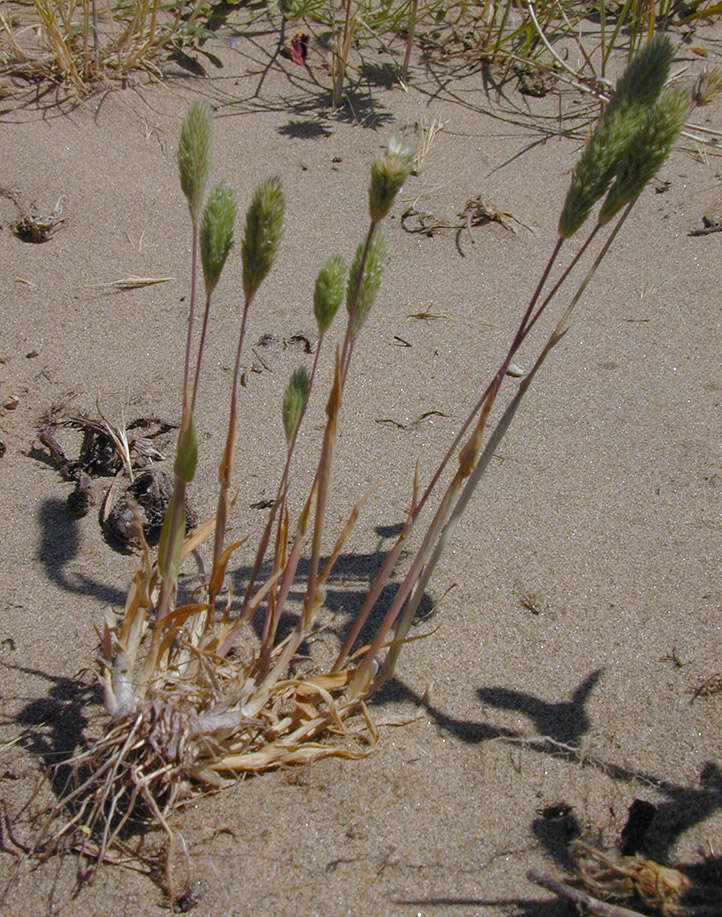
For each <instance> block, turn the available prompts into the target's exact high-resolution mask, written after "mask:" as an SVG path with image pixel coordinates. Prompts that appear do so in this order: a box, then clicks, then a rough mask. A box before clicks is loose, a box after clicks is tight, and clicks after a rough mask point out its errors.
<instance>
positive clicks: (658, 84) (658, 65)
mask: <svg viewBox="0 0 722 917" xmlns="http://www.w3.org/2000/svg"><path fill="white" fill-rule="evenodd" d="M673 57H674V50H673V48H672V42H671V41H670V40H669V38H667V36H666V35H655V36H654V37H653V38H652V40H651V41H650V42H649V43H648V44H647V45H645V47H644V48H642V49H641V50H640V51H638V52H637V53H636V54H635V55H634V57H633V58H632V60H631V61H630V62H629V64H628V66H627V69H626V70H625V71H624V73H623V74H622V76H621V77H620V78H619V79H618V80H617V85H616V87H615V89H614V95H613V97H612V101H611V102H610V107H613V106H615V105H624V104H632V105H644V106H645V107H647V106H649V105H654V103H655V102H656V101H657V99H658V98H659V94H660V92H661V91H662V87H663V86H664V84H665V82H666V80H667V77H668V76H669V68H670V67H671V66H672V58H673Z"/></svg>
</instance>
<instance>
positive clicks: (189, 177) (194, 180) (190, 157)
mask: <svg viewBox="0 0 722 917" xmlns="http://www.w3.org/2000/svg"><path fill="white" fill-rule="evenodd" d="M212 117H213V116H212V113H211V107H210V105H208V103H207V102H203V101H198V102H194V104H193V105H192V106H191V108H190V109H189V110H188V114H187V115H186V116H185V120H184V121H183V128H182V130H181V137H180V143H179V144H178V171H179V173H180V183H181V188H182V189H183V193H184V194H185V196H186V197H187V198H188V206H189V208H190V211H191V216H192V218H193V219H194V220H195V219H196V218H197V217H198V214H199V213H200V209H201V205H202V203H203V192H204V191H205V187H206V180H207V179H208V173H209V171H210V168H211V141H212V133H213V131H212V127H213V122H212Z"/></svg>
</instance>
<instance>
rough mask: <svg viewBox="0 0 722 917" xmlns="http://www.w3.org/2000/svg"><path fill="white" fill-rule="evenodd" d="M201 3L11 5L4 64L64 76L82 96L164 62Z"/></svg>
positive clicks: (3, 36)
mask: <svg viewBox="0 0 722 917" xmlns="http://www.w3.org/2000/svg"><path fill="white" fill-rule="evenodd" d="M201 6H202V4H201V3H200V0H197V2H195V3H194V4H191V5H190V7H189V6H187V5H186V4H185V3H178V4H176V5H175V7H173V8H170V7H166V6H162V5H161V3H160V0H134V2H132V3H130V4H128V3H126V2H124V0H112V2H111V3H109V4H103V5H100V4H98V3H97V2H96V0H82V2H78V0H32V4H31V5H30V6H25V5H23V4H12V6H9V7H7V8H6V9H5V11H4V13H3V14H0V62H2V65H3V66H2V69H3V70H5V71H6V72H12V73H23V74H24V75H26V76H30V77H33V78H34V79H38V78H44V79H47V80H50V81H52V82H62V83H64V84H65V85H67V86H69V87H71V88H72V89H74V90H75V91H76V92H78V93H80V94H83V93H85V92H86V91H88V89H89V88H91V87H92V86H94V85H97V84H98V82H99V81H108V80H122V81H125V80H126V79H127V78H128V76H129V74H131V73H132V72H133V71H137V70H144V71H146V72H150V73H153V74H156V75H159V74H160V72H161V71H160V65H161V64H162V61H163V60H165V59H167V58H168V57H169V56H170V54H172V53H173V52H174V51H176V50H177V49H178V48H180V47H181V45H182V44H183V43H184V42H185V41H187V39H188V37H189V36H190V35H191V33H192V30H193V24H194V22H195V20H196V18H197V16H198V14H199V12H200V9H201ZM3 45H5V47H4V48H3Z"/></svg>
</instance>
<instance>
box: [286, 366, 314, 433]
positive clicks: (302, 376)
mask: <svg viewBox="0 0 722 917" xmlns="http://www.w3.org/2000/svg"><path fill="white" fill-rule="evenodd" d="M309 384H310V377H309V375H308V372H307V370H306V367H305V366H299V368H298V369H296V370H294V372H293V374H292V375H291V378H290V380H289V383H288V385H287V386H286V391H285V392H284V393H283V429H284V431H285V433H286V442H287V443H290V442H291V440H292V439H293V437H294V434H295V433H296V427H298V422H299V420H300V419H301V411H302V410H303V405H304V404H305V402H306V396H307V395H308V387H309Z"/></svg>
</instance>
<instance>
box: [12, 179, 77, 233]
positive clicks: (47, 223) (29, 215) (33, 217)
mask: <svg viewBox="0 0 722 917" xmlns="http://www.w3.org/2000/svg"><path fill="white" fill-rule="evenodd" d="M0 195H1V196H2V197H6V198H7V199H8V200H10V201H12V202H13V204H15V207H16V208H17V210H18V213H19V217H18V219H17V220H15V222H14V223H13V224H12V229H13V232H14V233H15V235H16V236H17V237H18V239H20V240H21V241H22V242H33V243H36V244H37V243H40V242H47V241H48V239H49V238H50V237H51V236H52V235H53V234H54V233H55V232H56V231H57V230H58V229H59V228H60V227H61V226H62V224H63V223H64V222H65V217H64V216H63V202H64V196H63V195H62V194H61V195H60V197H59V198H58V199H57V201H56V203H55V207H53V209H52V210H51V211H50V213H45V214H44V215H41V214H40V213H39V212H38V208H37V205H36V204H35V203H31V204H27V203H26V202H25V199H24V197H23V195H22V193H21V192H20V191H17V190H15V189H13V188H4V187H2V186H0Z"/></svg>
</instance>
